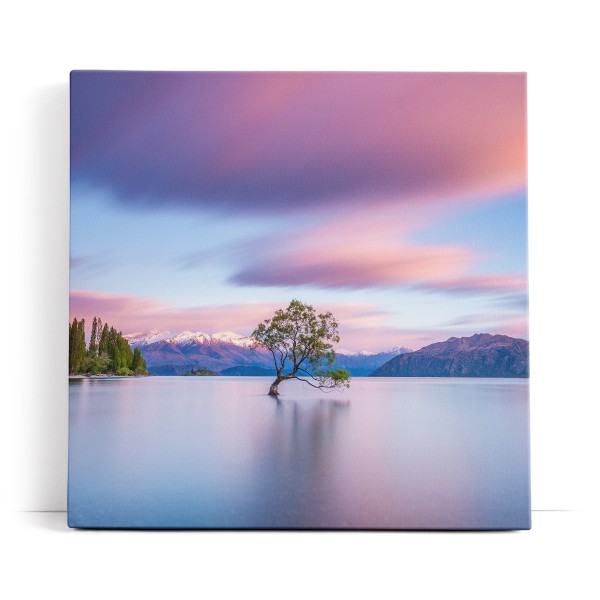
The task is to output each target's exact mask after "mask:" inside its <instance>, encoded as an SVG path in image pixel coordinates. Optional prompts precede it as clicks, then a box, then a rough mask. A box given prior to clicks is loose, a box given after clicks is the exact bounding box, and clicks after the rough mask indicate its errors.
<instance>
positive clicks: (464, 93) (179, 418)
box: [68, 71, 530, 530]
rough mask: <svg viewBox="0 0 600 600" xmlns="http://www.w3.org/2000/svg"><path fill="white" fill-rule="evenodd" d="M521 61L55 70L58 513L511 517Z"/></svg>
mask: <svg viewBox="0 0 600 600" xmlns="http://www.w3.org/2000/svg"><path fill="white" fill-rule="evenodd" d="M526 130H527V125H526V75H525V74H524V73H402V72H127V71H74V72H73V73H72V74H71V267H70V273H71V276H70V317H69V482H68V486H69V488H68V521H69V525H70V526H71V527H79V528H140V529H161V528H168V529H173V528H182V529H193V528H198V529H350V530H353V529H367V530H379V529H386V530H399V529H417V530H418V529H425V530H432V529H433V530H444V529H449V530H457V529H458V530H503V529H528V528H529V527H530V487H529V342H528V292H527V161H526V156H527V137H526Z"/></svg>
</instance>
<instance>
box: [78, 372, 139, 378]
mask: <svg viewBox="0 0 600 600" xmlns="http://www.w3.org/2000/svg"><path fill="white" fill-rule="evenodd" d="M125 377H151V375H149V374H148V375H117V374H116V373H99V374H98V375H83V374H77V375H70V374H69V379H111V378H113V379H115V378H125Z"/></svg>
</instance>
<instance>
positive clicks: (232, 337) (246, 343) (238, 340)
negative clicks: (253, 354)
mask: <svg viewBox="0 0 600 600" xmlns="http://www.w3.org/2000/svg"><path fill="white" fill-rule="evenodd" d="M212 338H213V340H217V341H219V342H223V343H225V344H233V345H234V346H241V347H242V348H250V347H252V346H254V343H255V342H254V340H253V339H252V338H250V337H246V336H244V335H240V334H239V333H233V331H221V332H218V333H213V335H212Z"/></svg>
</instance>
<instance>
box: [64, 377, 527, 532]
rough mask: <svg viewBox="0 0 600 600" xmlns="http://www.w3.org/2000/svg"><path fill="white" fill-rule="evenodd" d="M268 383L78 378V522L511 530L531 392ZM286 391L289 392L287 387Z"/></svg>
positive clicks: (518, 512)
mask: <svg viewBox="0 0 600 600" xmlns="http://www.w3.org/2000/svg"><path fill="white" fill-rule="evenodd" d="M462 381H463V383H462V385H460V384H457V382H456V381H450V382H445V381H443V380H438V381H433V382H432V381H431V380H423V381H415V380H412V381H410V380H408V381H407V380H398V379H396V380H386V379H377V380H372V379H363V380H361V379H356V380H355V381H354V382H353V386H352V388H351V390H349V391H348V392H347V393H345V394H337V395H333V394H328V395H327V396H323V394H320V393H319V392H318V391H316V390H313V389H312V388H307V387H306V386H304V387H303V386H302V384H299V385H289V386H288V387H286V393H285V395H284V396H283V397H282V398H281V400H280V401H279V402H274V401H273V400H272V399H271V398H269V397H268V396H266V395H265V391H266V389H268V383H267V382H266V380H264V379H262V378H240V377H235V378H183V377H182V378H175V377H171V378H169V377H164V378H161V377H154V378H148V379H137V380H133V379H128V380H127V379H125V380H93V381H90V380H85V381H77V382H73V384H72V385H71V386H70V393H71V402H70V410H71V417H70V418H71V420H70V466H69V518H70V522H71V523H72V524H73V525H78V526H124V527H242V528H243V527H261V528H262V527H266V528H269V527H298V528H303V527H334V528H337V527H342V528H345V527H359V528H521V527H527V526H528V523H529V487H528V484H529V482H528V477H529V470H528V469H529V455H528V386H527V382H521V383H520V385H519V384H515V383H514V381H512V380H511V381H510V382H508V383H506V384H504V382H500V383H498V381H497V380H490V381H486V380H478V381H473V380H466V381H465V380H462ZM294 383H295V382H294Z"/></svg>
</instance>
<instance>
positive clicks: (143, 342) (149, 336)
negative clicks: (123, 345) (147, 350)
mask: <svg viewBox="0 0 600 600" xmlns="http://www.w3.org/2000/svg"><path fill="white" fill-rule="evenodd" d="M172 335H173V334H172V333H171V332H170V331H158V329H153V330H152V331H139V332H137V333H128V334H127V335H124V336H123V337H124V338H125V339H126V340H127V341H128V342H129V345H130V346H131V347H132V348H135V347H136V346H139V347H141V346H147V345H148V344H153V343H154V342H159V341H160V340H166V339H167V338H170V337H171V336H172Z"/></svg>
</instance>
